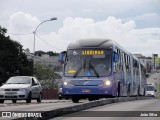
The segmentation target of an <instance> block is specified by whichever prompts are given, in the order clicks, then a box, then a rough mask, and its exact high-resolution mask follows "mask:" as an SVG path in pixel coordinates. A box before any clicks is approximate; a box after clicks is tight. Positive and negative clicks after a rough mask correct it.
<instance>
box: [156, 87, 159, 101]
mask: <svg viewBox="0 0 160 120" xmlns="http://www.w3.org/2000/svg"><path fill="white" fill-rule="evenodd" d="M156 98H157V99H160V84H157V97H156Z"/></svg>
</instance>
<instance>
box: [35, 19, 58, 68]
mask: <svg viewBox="0 0 160 120" xmlns="http://www.w3.org/2000/svg"><path fill="white" fill-rule="evenodd" d="M52 20H57V18H56V17H53V18H51V19H49V20H45V21H42V22H41V23H40V24H39V25H38V26H37V27H36V29H35V31H33V34H34V42H33V62H34V67H35V39H36V31H37V29H38V27H39V26H40V25H41V24H43V23H45V22H47V21H52Z"/></svg>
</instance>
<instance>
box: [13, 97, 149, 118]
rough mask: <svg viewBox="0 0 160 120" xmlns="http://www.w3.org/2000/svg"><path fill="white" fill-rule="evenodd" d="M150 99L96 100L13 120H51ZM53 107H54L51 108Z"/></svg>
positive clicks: (121, 98)
mask: <svg viewBox="0 0 160 120" xmlns="http://www.w3.org/2000/svg"><path fill="white" fill-rule="evenodd" d="M148 99H152V98H151V97H120V98H108V99H103V100H96V101H92V102H88V103H84V104H80V105H75V106H71V107H65V108H58V109H53V110H50V111H46V112H41V113H42V116H43V117H41V118H36V117H32V118H29V117H28V118H16V119H14V120H46V119H51V118H54V117H59V116H63V115H66V114H70V113H74V112H79V111H82V110H86V109H90V108H93V107H98V106H102V105H107V104H112V103H118V102H126V101H135V100H148ZM73 104H74V103H73ZM53 107H54V106H53Z"/></svg>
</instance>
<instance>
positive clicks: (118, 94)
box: [117, 82, 120, 97]
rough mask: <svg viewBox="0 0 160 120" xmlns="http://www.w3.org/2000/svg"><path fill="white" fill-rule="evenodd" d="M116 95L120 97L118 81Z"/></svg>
mask: <svg viewBox="0 0 160 120" xmlns="http://www.w3.org/2000/svg"><path fill="white" fill-rule="evenodd" d="M117 97H120V83H119V82H118V88H117Z"/></svg>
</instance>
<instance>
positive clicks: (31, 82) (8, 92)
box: [0, 76, 42, 103]
mask: <svg viewBox="0 0 160 120" xmlns="http://www.w3.org/2000/svg"><path fill="white" fill-rule="evenodd" d="M41 98H42V87H41V84H40V83H39V81H38V80H37V79H36V78H35V77H31V76H15V77H11V78H9V79H8V80H7V81H6V83H5V84H3V85H2V86H1V87H0V103H4V100H12V102H13V103H16V102H17V100H26V102H27V103H31V100H32V99H36V100H37V102H41Z"/></svg>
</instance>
